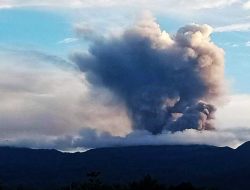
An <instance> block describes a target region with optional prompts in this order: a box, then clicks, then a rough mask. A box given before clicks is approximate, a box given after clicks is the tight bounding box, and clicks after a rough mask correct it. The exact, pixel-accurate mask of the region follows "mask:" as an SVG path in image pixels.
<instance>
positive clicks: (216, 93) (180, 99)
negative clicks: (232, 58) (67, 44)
mask: <svg viewBox="0 0 250 190" xmlns="http://www.w3.org/2000/svg"><path fill="white" fill-rule="evenodd" d="M211 33H212V28H211V27H210V26H208V25H196V24H191V25H187V26H184V27H182V28H180V29H179V30H178V31H177V33H176V34H175V35H173V36H170V35H169V34H168V33H166V32H165V31H162V30H161V29H160V27H159V25H158V24H157V23H156V21H155V19H154V18H153V17H151V16H149V15H146V16H144V17H143V18H141V19H140V20H139V21H138V22H137V23H136V24H135V25H134V26H133V27H132V28H130V29H127V30H125V31H124V32H123V34H121V35H120V36H113V37H109V38H104V39H101V40H100V38H99V39H93V40H92V45H91V47H90V49H89V52H88V54H84V55H83V54H75V55H74V56H73V59H74V61H75V62H76V63H77V64H78V66H79V68H80V69H81V71H83V72H84V73H85V74H86V76H87V79H88V81H89V82H90V83H92V84H93V85H95V86H96V87H105V88H107V89H108V90H110V91H111V92H112V93H113V94H114V95H115V96H116V97H117V98H118V99H119V100H120V102H121V103H123V104H124V105H125V106H126V108H127V112H128V115H129V117H130V119H131V121H132V127H133V128H134V130H147V131H149V132H151V133H152V134H159V133H162V132H163V131H165V130H166V131H171V132H176V131H183V130H185V129H197V130H212V129H214V125H213V119H214V112H215V110H216V104H217V103H218V102H219V100H220V97H221V96H222V95H223V93H224V52H223V50H222V49H220V48H218V47H217V46H216V45H215V44H214V43H213V42H211V39H210V35H211Z"/></svg>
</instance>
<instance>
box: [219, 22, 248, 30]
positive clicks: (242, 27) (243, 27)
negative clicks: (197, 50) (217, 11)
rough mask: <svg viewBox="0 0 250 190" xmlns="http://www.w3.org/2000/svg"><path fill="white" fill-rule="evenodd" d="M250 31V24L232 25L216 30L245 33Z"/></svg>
mask: <svg viewBox="0 0 250 190" xmlns="http://www.w3.org/2000/svg"><path fill="white" fill-rule="evenodd" d="M249 30H250V23H240V24H230V25H226V26H220V27H217V28H215V29H214V32H245V31H249Z"/></svg>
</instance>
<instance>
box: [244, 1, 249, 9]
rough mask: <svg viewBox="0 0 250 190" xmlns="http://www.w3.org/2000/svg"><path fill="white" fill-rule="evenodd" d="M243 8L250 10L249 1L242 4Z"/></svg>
mask: <svg viewBox="0 0 250 190" xmlns="http://www.w3.org/2000/svg"><path fill="white" fill-rule="evenodd" d="M243 8H244V9H250V1H246V2H245V3H244V4H243Z"/></svg>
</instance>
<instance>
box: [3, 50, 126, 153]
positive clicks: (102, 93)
mask: <svg viewBox="0 0 250 190" xmlns="http://www.w3.org/2000/svg"><path fill="white" fill-rule="evenodd" d="M0 58H1V65H0V72H1V75H0V104H1V107H0V131H1V133H0V139H1V140H0V143H1V144H2V143H8V144H11V143H13V142H17V141H25V142H26V141H27V140H29V139H32V141H33V142H32V143H30V144H29V146H31V147H36V146H38V145H39V147H41V146H44V147H47V148H49V147H51V146H52V144H47V143H48V142H51V140H52V139H53V140H54V139H57V138H62V137H64V136H65V135H70V136H77V135H78V133H79V131H80V130H82V129H83V128H92V129H95V130H97V131H106V132H109V133H111V134H113V135H125V134H127V133H128V132H129V131H130V122H129V120H128V118H127V115H126V111H125V109H123V108H122V105H120V104H113V102H114V101H115V100H114V97H112V95H111V94H110V93H109V92H108V91H107V90H104V89H95V90H92V88H91V86H90V85H89V84H88V83H87V82H86V80H85V78H84V76H83V75H82V74H81V73H80V72H78V71H77V70H75V69H74V66H72V65H71V64H69V63H68V62H66V61H64V60H61V59H59V58H57V57H54V56H48V55H44V54H38V53H35V52H29V53H27V52H0ZM110 118H112V119H110ZM121 123H123V125H122V126H120V124H121ZM117 126H119V127H117ZM14 144H15V143H14ZM15 145H17V144H15Z"/></svg>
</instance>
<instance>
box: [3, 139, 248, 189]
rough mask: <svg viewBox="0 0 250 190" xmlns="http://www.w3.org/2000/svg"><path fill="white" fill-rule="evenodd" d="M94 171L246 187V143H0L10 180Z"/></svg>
mask: <svg viewBox="0 0 250 190" xmlns="http://www.w3.org/2000/svg"><path fill="white" fill-rule="evenodd" d="M93 171H96V172H101V178H102V180H103V181H105V182H108V183H109V182H112V183H113V182H115V183H123V182H128V181H131V180H138V179H140V178H141V177H142V176H145V175H147V174H150V175H152V176H153V177H154V178H156V179H158V180H159V181H160V182H162V183H166V184H179V183H181V182H191V183H193V184H194V185H197V186H205V187H217V188H218V189H237V190H238V189H242V190H244V189H249V187H250V180H249V176H250V143H249V142H248V143H245V144H243V145H242V146H240V147H239V148H237V149H236V150H234V149H231V148H228V147H215V146H207V145H186V146H184V145H183V146H182V145H164V146H131V147H114V148H99V149H92V150H89V151H87V152H84V153H62V152H59V151H56V150H33V149H26V148H10V147H1V148H0V180H1V181H3V182H4V184H6V185H9V186H14V185H19V184H22V185H24V186H29V187H32V186H33V187H40V188H41V189H45V188H47V187H56V186H59V185H66V184H69V183H71V182H72V181H76V182H77V181H80V180H84V179H86V174H87V173H91V172H93Z"/></svg>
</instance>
